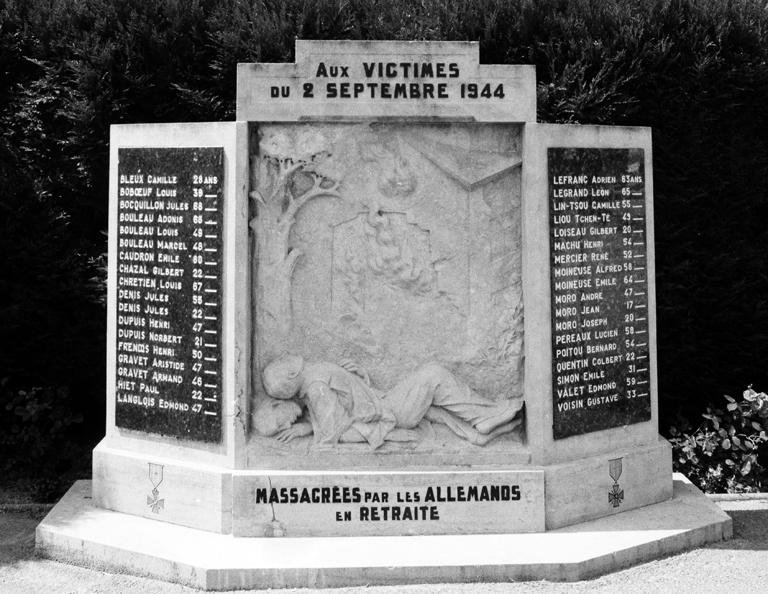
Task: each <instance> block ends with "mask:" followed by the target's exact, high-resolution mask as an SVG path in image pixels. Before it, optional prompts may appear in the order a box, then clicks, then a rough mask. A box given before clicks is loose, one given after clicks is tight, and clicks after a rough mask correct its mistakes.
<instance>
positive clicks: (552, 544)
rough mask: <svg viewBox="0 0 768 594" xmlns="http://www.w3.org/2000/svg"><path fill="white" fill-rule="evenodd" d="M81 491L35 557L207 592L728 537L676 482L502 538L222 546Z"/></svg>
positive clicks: (406, 575) (561, 561)
mask: <svg viewBox="0 0 768 594" xmlns="http://www.w3.org/2000/svg"><path fill="white" fill-rule="evenodd" d="M90 493H91V485H90V482H89V481H78V482H77V483H75V485H74V486H73V487H72V488H71V489H70V491H69V492H68V493H67V494H66V495H65V496H64V497H63V498H62V500H61V501H60V502H59V503H58V504H57V505H56V506H55V507H54V508H53V509H52V510H51V512H50V513H49V514H48V516H46V518H45V519H44V520H43V521H42V522H41V524H40V525H39V526H38V528H37V534H36V546H37V551H38V554H40V555H42V556H44V557H47V558H51V559H56V560H60V561H64V562H67V563H74V564H77V565H81V566H86V567H92V568H98V569H102V570H107V571H115V572H127V573H132V574H136V575H143V576H149V577H152V578H155V579H160V580H166V581H172V582H177V583H181V584H186V585H189V586H194V587H197V588H203V589H208V590H229V589H238V588H307V587H309V588H318V587H341V586H356V585H364V584H370V585H374V584H377V585H386V584H409V583H439V582H506V581H521V580H542V579H544V580H550V581H575V580H580V579H586V578H590V577H594V576H596V575H600V574H603V573H607V572H611V571H615V570H618V569H621V568H624V567H628V566H630V565H634V564H637V563H641V562H646V561H649V560H652V559H655V558H658V557H661V556H665V555H669V554H673V553H677V552H680V551H684V550H687V549H690V548H693V547H697V546H701V545H703V544H705V543H708V542H715V541H719V540H723V539H728V538H730V537H731V536H732V522H731V519H730V517H729V516H728V515H727V514H726V513H725V512H723V511H722V510H721V509H720V508H719V507H717V505H716V504H714V503H713V502H711V501H710V500H709V499H707V497H706V496H704V495H703V494H702V493H701V492H700V491H699V490H698V489H696V488H695V487H694V486H693V485H691V484H690V483H689V482H688V481H687V480H686V479H685V478H684V477H683V476H682V475H676V476H675V483H674V495H673V497H672V498H671V499H669V500H668V501H664V502H662V503H657V504H654V505H649V506H646V507H642V508H638V509H635V510H631V511H627V512H625V513H622V514H617V515H614V516H608V517H605V518H601V519H599V520H593V521H590V522H584V523H581V524H576V525H572V526H569V527H567V528H561V529H557V530H551V531H549V532H545V533H539V534H508V535H469V536H410V537H351V538H350V537H347V538H331V539H328V538H324V539H319V538H232V537H231V536H228V535H221V534H214V533H211V532H204V531H201V530H195V529H192V528H186V527H183V526H177V525H173V524H168V523H164V522H155V521H152V520H149V519H146V518H137V517H135V516H130V515H127V514H121V513H118V512H112V511H108V510H104V509H100V508H96V507H94V506H93V503H92V500H91V498H90ZM597 533H599V535H600V538H596V534H597Z"/></svg>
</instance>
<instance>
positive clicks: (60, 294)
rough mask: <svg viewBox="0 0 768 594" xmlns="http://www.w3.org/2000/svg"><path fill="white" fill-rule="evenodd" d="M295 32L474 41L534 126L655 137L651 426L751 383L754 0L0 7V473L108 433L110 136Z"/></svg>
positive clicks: (268, 52)
mask: <svg viewBox="0 0 768 594" xmlns="http://www.w3.org/2000/svg"><path fill="white" fill-rule="evenodd" d="M296 38H305V39H447V40H478V41H480V53H481V60H482V61H483V62H485V63H499V64H515V63H526V64H528V63H532V64H535V65H536V68H537V76H538V118H539V120H540V121H547V122H573V123H585V124H586V123H590V124H623V125H639V126H651V127H652V128H653V133H654V189H655V218H656V221H655V230H656V258H657V277H656V280H657V285H656V286H657V298H658V348H659V385H660V408H661V417H662V421H661V429H662V431H664V430H665V428H666V427H668V426H669V424H670V423H672V422H673V421H674V418H675V416H676V415H682V416H688V417H695V416H698V415H699V414H700V413H701V412H703V411H704V410H705V407H706V404H707V402H709V401H710V400H713V399H715V398H716V397H719V395H721V394H723V393H725V392H728V391H734V390H738V391H740V390H741V389H743V387H744V386H745V385H747V384H755V385H756V386H758V385H762V386H765V385H766V384H768V381H766V380H767V379H768V377H767V376H768V336H767V333H768V300H767V299H768V297H767V296H768V292H767V291H766V289H768V267H767V266H766V255H765V254H766V251H767V250H768V248H767V247H766V239H768V238H767V237H766V234H767V233H768V231H767V228H768V225H767V224H766V223H768V191H766V187H767V185H768V12H767V11H766V8H765V6H764V2H762V1H758V0H730V1H726V0H699V1H697V0H549V1H541V2H534V1H532V0H447V1H446V0H397V1H389V0H318V1H309V0H304V1H302V0H153V1H152V2H147V1H146V0H38V1H33V2H30V1H28V0H0V188H1V190H0V254H2V262H3V266H2V269H1V270H0V413H1V414H0V467H4V468H6V469H11V468H12V467H15V468H16V469H17V470H18V469H19V468H21V469H24V468H26V469H27V470H29V469H30V468H32V469H37V468H42V467H45V468H49V469H55V470H53V471H51V472H53V473H54V474H56V473H60V472H61V471H62V469H64V468H66V467H67V466H68V465H70V464H71V460H70V458H73V457H76V456H79V457H82V456H83V453H82V452H83V451H85V450H82V449H80V450H79V449H78V448H77V447H76V446H77V444H80V445H82V446H83V447H90V446H91V445H92V443H93V442H94V440H96V439H97V438H98V437H99V436H100V434H101V432H102V430H103V418H104V385H105V377H104V376H105V369H104V368H105V361H104V357H105V349H104V342H105V338H104V337H105V310H104V298H105V294H104V291H105V285H104V278H105V276H104V266H105V255H104V252H105V251H106V236H105V230H106V227H107V203H108V166H109V163H108V143H109V125H110V124H116V123H136V122H172V121H205V120H230V119H233V118H234V113H235V101H234V97H235V71H236V64H237V63H238V62H291V61H293V48H294V40H295V39H296ZM46 437H47V440H46V439H45V438H46ZM41 440H42V442H43V443H40V442H41ZM54 462H55V464H54Z"/></svg>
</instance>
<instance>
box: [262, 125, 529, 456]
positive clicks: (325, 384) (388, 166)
mask: <svg viewBox="0 0 768 594" xmlns="http://www.w3.org/2000/svg"><path fill="white" fill-rule="evenodd" d="M252 134H253V142H252V146H253V147H254V149H253V150H252V154H251V155H250V158H251V162H250V166H251V192H250V199H251V204H250V208H251V211H250V227H251V242H252V249H251V258H252V262H251V263H252V270H251V282H252V306H253V317H252V320H253V321H252V333H253V349H252V352H253V369H252V379H253V381H252V384H253V385H252V390H253V394H252V402H251V411H252V412H251V436H252V437H251V441H250V445H249V448H248V459H249V465H253V464H257V463H260V464H263V463H264V459H265V458H270V457H275V456H277V457H279V458H280V459H282V460H283V461H285V459H284V456H295V457H303V458H305V459H313V460H338V459H340V458H339V457H344V458H345V459H346V458H347V457H349V456H351V459H352V460H355V459H358V458H359V459H361V460H365V461H367V462H368V463H371V464H374V465H376V464H380V463H384V464H386V460H387V459H388V458H391V459H394V458H396V457H397V455H398V454H407V455H408V456H409V459H410V460H415V461H418V459H419V458H418V456H419V454H425V455H426V458H425V460H428V459H429V457H430V456H434V455H439V456H441V457H445V456H450V455H451V454H452V453H470V454H471V453H472V452H473V451H474V452H483V453H485V452H499V453H501V452H513V451H516V452H522V451H524V450H525V445H524V444H525V436H524V423H523V415H524V394H523V390H522V386H523V377H522V374H523V303H522V286H521V227H520V216H521V213H520V183H521V182H520V173H521V172H520V163H521V159H520V150H521V148H520V128H519V126H514V125H478V124H472V125H462V124H449V125H421V126H414V125H409V126H400V125H388V124H370V123H360V124H330V123H329V124H312V125H304V124H273V125H263V126H259V127H258V128H254V129H253V130H252Z"/></svg>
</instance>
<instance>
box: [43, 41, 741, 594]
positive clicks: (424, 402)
mask: <svg viewBox="0 0 768 594" xmlns="http://www.w3.org/2000/svg"><path fill="white" fill-rule="evenodd" d="M478 58H479V54H478V44H477V43H462V42H408V43H405V42H354V41H344V42H319V41H318V42H315V41H297V43H296V60H295V63H294V64H241V65H240V66H239V69H238V80H237V121H235V122H218V123H202V124H200V123H196V124H151V125H150V124H146V125H120V126H113V128H112V137H111V177H110V180H111V185H110V228H109V242H110V244H109V254H110V268H109V270H110V274H109V308H108V316H109V317H108V320H109V330H108V337H107V340H108V381H107V403H108V416H107V432H106V436H105V438H104V440H103V441H102V442H101V443H100V444H99V445H98V447H97V448H96V449H95V450H94V456H93V482H92V485H90V484H88V483H80V484H78V485H76V486H75V487H73V489H72V491H70V493H68V494H67V496H65V499H64V500H62V502H61V503H60V504H59V506H57V508H55V509H54V511H53V512H52V513H51V515H50V516H49V517H48V518H47V519H46V520H45V521H44V522H43V524H41V526H40V528H39V530H38V548H39V549H40V550H41V552H42V553H43V554H47V555H50V556H54V557H58V558H67V559H69V560H72V561H74V562H83V563H93V562H97V563H99V564H102V565H104V566H107V567H117V568H122V569H128V570H130V571H134V572H141V573H146V574H149V575H155V576H159V577H164V578H167V579H175V580H177V581H181V582H185V583H190V584H192V585H197V586H201V587H206V588H214V589H216V588H231V587H248V586H250V587H253V586H272V587H274V586H311V585H343V584H346V585H350V584H355V583H371V582H376V581H386V582H389V583H391V582H393V581H399V582H407V581H441V580H472V579H491V580H500V579H518V578H526V577H529V578H536V579H541V578H549V579H574V578H575V577H579V576H586V575H591V574H594V573H595V572H599V571H605V570H608V569H611V568H612V567H618V566H621V565H626V564H628V563H631V562H633V561H638V560H642V559H647V558H649V557H650V556H652V555H658V554H662V553H665V552H672V551H674V550H679V549H681V548H683V547H685V546H691V545H693V544H696V543H698V542H704V541H705V540H711V539H716V538H723V537H727V536H728V535H729V531H730V520H728V519H727V516H725V515H724V514H722V513H721V512H719V511H718V510H717V509H715V508H714V507H713V506H711V505H709V504H708V503H707V502H706V500H702V498H701V496H700V494H698V493H697V492H696V491H695V489H694V488H693V487H692V486H690V485H688V484H686V483H685V482H684V481H682V480H681V481H676V482H675V483H674V484H673V476H672V468H671V451H670V446H669V444H667V442H666V441H665V440H663V439H661V438H660V437H659V436H658V409H657V394H658V389H657V384H656V367H657V366H656V346H655V345H656V341H655V338H656V318H655V283H654V252H653V247H654V242H653V175H652V173H653V169H652V154H651V131H650V130H649V129H647V128H626V127H611V126H575V125H549V124H537V123H536V79H535V70H534V67H533V66H500V65H482V64H479V60H478ZM91 493H92V500H89V499H87V497H89V496H90V495H91ZM640 508H642V509H640ZM670 514H672V515H673V516H674V517H675V520H674V521H673V522H672V523H671V524H670V520H669V517H670ZM97 519H98V521H97ZM665 522H666V523H665ZM105 526H108V527H109V529H108V534H106V535H105V534H104V533H103V531H104V530H105V528H104V527H105ZM595 530H600V531H603V532H605V534H606V536H605V538H603V539H601V541H600V542H599V543H594V542H592V543H591V544H589V545H585V544H584V543H586V542H589V538H588V537H586V536H584V538H585V539H586V540H584V541H583V542H581V541H579V540H578V538H579V535H586V534H587V533H589V532H592V533H594V531H595ZM665 530H666V532H663V531H665ZM137 531H139V532H141V534H142V535H143V536H142V537H141V538H140V537H139V536H138V535H137ZM659 531H662V532H663V534H662V533H661V532H659ZM630 533H632V534H633V535H632V536H631V537H630V536H627V534H630ZM617 534H618V535H620V536H615V535H617ZM429 535H435V536H433V537H430V536H429ZM438 535H439V538H442V539H443V540H436V541H429V546H427V541H424V540H423V539H427V538H435V537H437V536H438ZM469 535H477V536H475V537H470V536H469ZM611 535H614V536H613V537H612V536H611ZM233 536H234V537H236V538H232V537H233ZM366 536H381V538H379V539H365V538H363V537H366ZM404 536H412V537H413V538H411V539H403V537H404ZM305 537H311V538H305ZM322 537H345V538H343V539H335V540H334V541H333V542H334V547H332V548H333V552H331V551H324V552H322V553H321V552H319V551H318V548H324V544H323V542H324V541H323V540H322ZM662 537H663V539H662ZM470 538H474V539H475V540H471V541H470V540H467V539H470ZM612 538H613V540H612ZM110 539H112V540H110ZM462 539H464V540H462ZM477 539H480V540H477ZM483 539H485V540H483ZM500 539H501V540H500ZM574 539H575V540H574ZM660 539H662V540H660ZM594 540H595V539H594V538H593V539H592V541H594ZM180 543H181V546H180ZM425 549H429V550H432V551H438V552H436V553H434V555H436V556H435V557H434V558H431V557H429V553H428V552H425ZM489 550H490V551H491V552H489ZM204 551H215V552H218V555H216V554H214V553H210V554H209V553H206V552H204ZM440 551H442V553H441V552H440ZM445 551H450V554H447V556H446V553H445ZM480 551H485V556H484V557H483V556H480V557H479V556H478V555H481V553H480ZM574 551H578V552H579V554H580V555H582V556H579V554H575V553H574ZM334 555H336V556H335V557H334ZM425 555H426V556H425ZM574 555H575V556H574ZM417 570H418V571H417Z"/></svg>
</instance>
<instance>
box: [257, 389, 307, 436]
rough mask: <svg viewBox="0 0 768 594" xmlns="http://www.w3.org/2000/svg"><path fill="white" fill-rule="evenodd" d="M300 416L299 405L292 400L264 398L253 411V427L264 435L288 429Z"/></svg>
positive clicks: (271, 434)
mask: <svg viewBox="0 0 768 594" xmlns="http://www.w3.org/2000/svg"><path fill="white" fill-rule="evenodd" d="M300 416H301V406H299V405H298V404H297V403H296V402H294V401H293V400H275V399H274V398H265V399H264V401H263V402H262V403H261V404H259V406H258V407H257V408H256V410H255V411H254V413H253V428H254V429H255V430H256V431H257V432H258V433H259V434H260V435H263V436H264V437H272V436H273V435H276V434H277V433H279V432H280V431H282V430H283V429H288V428H289V427H290V426H291V425H293V424H294V422H296V419H298V418H299V417H300Z"/></svg>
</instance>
